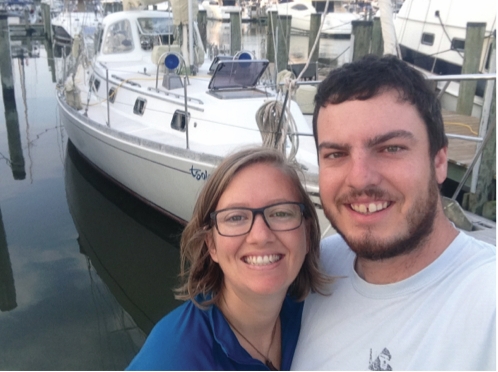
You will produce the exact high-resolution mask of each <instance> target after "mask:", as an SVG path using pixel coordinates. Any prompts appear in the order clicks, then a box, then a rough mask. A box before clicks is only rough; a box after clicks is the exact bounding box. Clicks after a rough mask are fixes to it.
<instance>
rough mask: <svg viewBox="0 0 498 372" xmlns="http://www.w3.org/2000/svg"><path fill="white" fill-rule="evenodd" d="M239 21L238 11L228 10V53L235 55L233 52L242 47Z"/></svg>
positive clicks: (238, 50)
mask: <svg viewBox="0 0 498 372" xmlns="http://www.w3.org/2000/svg"><path fill="white" fill-rule="evenodd" d="M241 32H242V30H241V23H240V13H239V12H230V35H231V36H230V53H231V55H232V56H233V55H235V53H237V52H240V50H241V47H242V41H241V40H242V36H241Z"/></svg>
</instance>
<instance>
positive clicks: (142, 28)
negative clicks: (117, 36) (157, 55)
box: [138, 17, 175, 50]
mask: <svg viewBox="0 0 498 372" xmlns="http://www.w3.org/2000/svg"><path fill="white" fill-rule="evenodd" d="M174 30H175V27H174V25H173V18H164V17H163V18H160V17H149V18H138V31H139V33H140V46H141V47H142V49H144V50H150V49H152V48H153V47H154V46H155V45H165V44H167V45H168V44H171V43H172V42H173V40H174Z"/></svg>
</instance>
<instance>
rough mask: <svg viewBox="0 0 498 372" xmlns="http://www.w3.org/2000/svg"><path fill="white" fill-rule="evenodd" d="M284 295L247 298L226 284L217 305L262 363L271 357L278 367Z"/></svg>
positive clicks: (244, 346)
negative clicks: (228, 288) (230, 289)
mask: <svg viewBox="0 0 498 372" xmlns="http://www.w3.org/2000/svg"><path fill="white" fill-rule="evenodd" d="M284 298H285V294H284V297H282V296H278V295H271V296H257V297H254V296H251V298H247V297H245V296H241V295H238V294H237V293H235V292H233V291H228V290H227V288H226V287H225V288H223V291H222V294H221V296H220V300H219V303H218V304H217V306H218V307H219V309H220V310H221V312H222V313H223V315H224V316H225V318H226V319H227V321H228V323H229V324H230V326H231V328H232V330H233V331H234V334H235V336H236V337H237V339H238V340H239V343H240V344H241V346H242V347H243V348H244V349H246V351H247V352H248V353H249V354H250V355H251V356H252V357H253V358H255V359H259V360H261V361H262V362H263V363H266V359H269V360H270V361H271V362H272V364H273V365H274V366H275V367H276V368H279V367H280V359H281V330H280V321H279V314H280V310H281V309H282V303H283V300H284ZM255 349H256V350H255ZM268 351H269V352H268ZM261 354H263V356H262V355H261Z"/></svg>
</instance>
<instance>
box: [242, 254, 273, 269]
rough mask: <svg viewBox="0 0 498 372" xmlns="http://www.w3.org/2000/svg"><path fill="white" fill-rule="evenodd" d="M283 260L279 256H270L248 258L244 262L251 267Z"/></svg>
mask: <svg viewBox="0 0 498 372" xmlns="http://www.w3.org/2000/svg"><path fill="white" fill-rule="evenodd" d="M281 258H282V256H281V255H279V254H270V255H266V256H247V257H244V261H245V262H246V263H248V264H249V265H256V266H263V265H269V264H272V263H274V262H277V261H279V260H280V259H281Z"/></svg>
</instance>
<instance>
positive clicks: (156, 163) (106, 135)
mask: <svg viewBox="0 0 498 372" xmlns="http://www.w3.org/2000/svg"><path fill="white" fill-rule="evenodd" d="M59 110H60V116H61V120H62V122H63V123H64V126H65V128H66V130H67V133H68V136H69V138H70V139H71V141H72V142H73V144H74V145H75V146H76V148H77V149H78V150H79V151H80V152H81V153H82V154H83V155H84V156H85V157H86V158H87V159H88V160H89V161H90V162H91V163H93V164H94V165H95V166H97V168H99V169H100V170H101V171H102V172H104V173H105V174H107V175H108V176H109V177H110V178H112V179H113V180H114V181H115V182H117V183H119V184H120V185H121V186H123V187H124V188H126V189H128V190H129V191H131V192H132V193H134V194H135V195H137V196H139V197H140V198H141V199H143V200H145V201H146V202H147V203H149V204H151V205H153V206H154V207H156V208H158V209H160V210H161V211H163V212H165V213H167V214H168V215H170V216H171V217H173V218H175V219H176V220H179V221H181V222H185V221H188V220H189V219H190V218H191V215H192V211H193V207H194V204H195V200H196V196H197V195H198V193H199V191H200V189H201V188H202V186H203V184H204V181H205V179H206V178H207V176H208V175H209V174H211V172H212V170H213V168H214V166H215V161H218V162H219V161H221V159H216V158H215V157H208V156H205V155H204V157H203V158H204V159H206V158H210V159H212V160H213V162H212V163H208V162H205V161H200V160H196V159H194V157H193V156H192V155H195V154H193V153H192V152H189V151H181V150H178V149H174V151H172V152H168V151H165V150H163V151H161V150H160V149H156V150H153V149H152V147H153V145H152V144H151V146H150V147H146V146H144V144H143V143H142V144H141V145H139V144H138V143H136V144H134V143H133V141H130V140H128V141H127V140H124V139H121V138H120V135H119V134H118V133H117V132H116V131H113V130H112V129H110V128H108V127H105V126H102V125H101V124H98V123H95V122H92V121H91V120H88V121H87V123H83V122H82V119H81V115H79V114H78V113H77V112H74V110H73V109H71V108H70V107H69V106H67V104H65V102H64V101H63V100H61V99H60V98H59ZM130 138H131V137H130ZM175 153H176V154H178V155H176V156H175V155H174V154H175ZM189 156H192V158H190V157H189ZM123 164H126V167H124V166H123Z"/></svg>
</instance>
